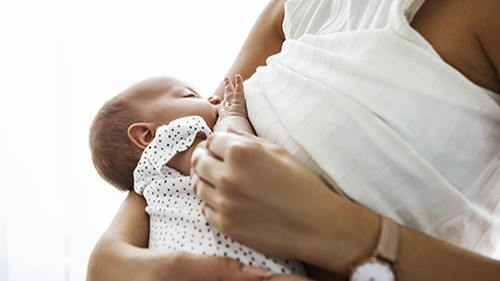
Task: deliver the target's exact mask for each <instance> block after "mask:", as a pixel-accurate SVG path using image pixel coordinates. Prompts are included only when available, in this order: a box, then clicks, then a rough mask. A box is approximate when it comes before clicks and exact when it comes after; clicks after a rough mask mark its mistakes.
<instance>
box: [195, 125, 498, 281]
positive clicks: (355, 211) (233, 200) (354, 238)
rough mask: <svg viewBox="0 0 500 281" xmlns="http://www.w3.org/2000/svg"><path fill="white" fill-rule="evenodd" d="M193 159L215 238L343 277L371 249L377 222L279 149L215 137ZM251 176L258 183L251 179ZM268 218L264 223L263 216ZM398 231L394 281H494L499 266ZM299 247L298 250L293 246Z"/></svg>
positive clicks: (230, 137)
mask: <svg viewBox="0 0 500 281" xmlns="http://www.w3.org/2000/svg"><path fill="white" fill-rule="evenodd" d="M207 148H208V150H209V152H210V153H208V152H207V151H206V150H205V149H203V148H199V149H197V151H195V153H194V158H193V169H194V171H195V172H196V174H197V177H198V178H199V179H201V180H198V181H197V183H196V188H195V189H196V190H197V195H198V196H199V197H201V198H202V199H203V200H204V202H205V204H206V207H205V208H204V214H205V216H206V218H207V220H208V221H209V222H210V223H211V224H212V225H214V226H215V227H216V228H217V229H218V230H220V231H221V232H222V233H224V234H227V235H228V236H230V237H231V238H233V239H235V240H236V241H239V242H241V243H243V244H246V245H249V246H250V247H252V248H255V249H256V250H259V251H262V252H264V253H266V254H269V255H275V256H285V257H291V258H296V259H299V260H303V261H305V262H308V263H310V264H314V265H317V266H320V267H322V268H324V269H328V270H331V271H334V272H336V273H338V274H341V275H344V276H346V275H347V273H348V267H349V265H351V264H352V263H353V262H354V261H357V260H359V259H360V258H363V257H367V256H369V255H370V253H371V252H372V251H373V249H374V248H375V246H376V241H377V238H378V234H379V223H380V222H379V216H378V215H377V214H375V213H373V212H372V211H370V210H368V209H366V208H363V207H361V206H359V205H357V204H355V203H353V202H351V201H348V200H346V199H344V198H342V197H340V196H338V195H336V194H335V193H333V192H332V191H331V190H329V189H328V188H327V187H326V186H325V185H324V183H323V182H322V181H321V180H320V179H319V178H318V177H317V176H315V175H314V174H313V173H311V172H310V171H309V170H308V169H306V168H305V167H304V166H303V165H302V164H300V163H298V162H297V161H296V160H295V159H293V157H292V156H291V155H290V154H288V153H287V152H286V151H284V150H283V149H282V148H280V147H278V146H275V145H273V144H270V143H268V142H266V141H264V140H262V139H259V138H257V137H255V136H250V135H243V134H241V133H239V134H238V135H237V134H230V133H217V134H215V135H214V136H212V137H210V138H209V139H208V141H207ZM257 175H258V176H257ZM269 214H272V215H269ZM400 228H401V242H400V256H399V261H398V264H397V266H396V271H397V274H398V278H399V279H398V280H403V281H404V280H497V279H498V276H499V275H500V262H498V261H494V260H492V259H488V258H485V257H482V256H479V255H477V254H474V253H472V252H469V251H466V250H462V249H459V248H457V247H455V246H452V245H450V244H447V243H445V242H442V241H439V240H436V239H434V238H432V237H430V236H427V235H424V234H422V233H419V232H417V231H415V230H412V229H409V228H406V227H400ZM298 241H300V242H298Z"/></svg>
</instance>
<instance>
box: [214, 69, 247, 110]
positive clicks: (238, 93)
mask: <svg viewBox="0 0 500 281" xmlns="http://www.w3.org/2000/svg"><path fill="white" fill-rule="evenodd" d="M234 80H235V85H233V82H231V79H229V77H226V78H225V79H224V83H225V88H224V99H223V100H222V104H221V106H219V110H218V111H219V118H224V117H226V116H240V117H243V118H245V119H246V118H247V106H246V100H245V93H244V92H243V77H241V75H239V74H237V75H236V76H235V78H234Z"/></svg>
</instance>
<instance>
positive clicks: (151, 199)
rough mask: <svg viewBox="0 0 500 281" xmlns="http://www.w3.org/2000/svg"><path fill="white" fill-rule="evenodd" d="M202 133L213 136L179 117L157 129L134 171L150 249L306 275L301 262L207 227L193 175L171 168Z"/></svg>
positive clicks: (194, 120) (198, 122)
mask: <svg viewBox="0 0 500 281" xmlns="http://www.w3.org/2000/svg"><path fill="white" fill-rule="evenodd" d="M199 133H202V134H205V135H207V136H208V135H211V134H212V131H211V130H210V128H209V127H208V125H207V124H206V123H205V121H204V120H203V119H202V118H201V117H199V116H189V117H185V118H180V119H177V120H174V121H172V122H170V123H169V124H168V125H164V126H161V127H159V128H158V129H157V131H156V135H155V138H154V140H153V141H152V142H151V143H150V144H149V145H148V147H146V149H145V150H144V152H143V154H142V155H141V159H140V161H139V164H138V165H137V168H136V169H135V171H134V190H135V191H136V192H137V193H138V194H140V195H143V196H144V198H145V199H146V202H147V207H146V212H147V213H148V214H149V248H150V249H155V250H162V251H180V250H182V251H187V252H191V253H196V254H203V255H217V256H229V257H232V258H234V259H237V260H239V261H241V262H242V263H244V264H247V265H255V266H262V267H267V268H269V269H270V270H272V271H274V272H283V273H296V274H304V271H303V268H302V264H301V263H299V262H297V261H292V260H284V259H275V258H271V257H267V256H264V255H263V254H260V253H258V252H255V251H253V250H251V249H249V248H247V247H245V246H243V245H240V244H238V243H236V242H234V241H233V240H231V239H230V238H228V237H227V236H225V235H222V234H220V233H219V232H217V230H215V228H213V227H212V226H211V225H209V224H208V223H207V221H206V220H205V217H204V216H203V215H202V214H201V203H202V202H201V200H200V199H199V198H198V197H196V195H195V194H194V193H193V190H192V187H191V177H190V176H184V175H182V174H181V173H179V172H178V171H177V170H175V169H173V168H170V167H168V166H167V163H168V162H169V161H170V159H172V157H174V156H175V155H176V154H177V153H179V152H182V151H185V150H186V149H188V148H189V147H191V145H192V144H193V142H194V140H195V138H196V136H197V135H198V134H199Z"/></svg>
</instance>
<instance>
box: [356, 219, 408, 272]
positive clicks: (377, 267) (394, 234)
mask: <svg viewBox="0 0 500 281" xmlns="http://www.w3.org/2000/svg"><path fill="white" fill-rule="evenodd" d="M398 254H399V227H398V225H397V224H396V223H395V222H394V221H393V220H392V219H390V218H388V217H385V216H381V222H380V234H379V237H378V242H377V247H376V248H375V250H374V251H373V253H372V255H371V256H369V257H366V258H362V259H360V260H358V261H356V262H355V263H353V264H352V265H351V266H350V268H349V269H350V277H349V280H350V281H396V280H397V278H396V272H395V271H394V265H395V264H396V261H397V259H398Z"/></svg>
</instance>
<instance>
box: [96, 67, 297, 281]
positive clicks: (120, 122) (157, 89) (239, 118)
mask: <svg viewBox="0 0 500 281" xmlns="http://www.w3.org/2000/svg"><path fill="white" fill-rule="evenodd" d="M229 124H231V125H232V126H235V127H237V128H238V129H240V130H242V131H246V132H249V133H253V130H252V127H251V125H250V123H249V121H248V119H247V112H246V105H245V97H244V93H243V79H242V77H241V76H240V75H236V77H235V84H234V85H233V83H232V82H231V80H230V79H229V78H226V79H225V95H224V99H223V100H221V99H220V98H219V97H218V96H211V97H209V98H207V99H204V98H201V97H200V95H199V94H198V93H197V92H196V91H195V90H193V88H191V87H190V86H189V85H187V84H186V83H184V82H182V81H179V80H177V79H174V78H170V77H160V78H151V79H148V80H146V81H143V82H141V83H139V84H137V85H134V86H132V87H131V88H129V89H127V90H125V91H124V92H122V93H121V94H119V95H117V96H116V97H114V98H113V99H111V100H110V101H108V102H106V103H105V104H104V106H103V107H102V108H101V109H100V111H99V112H98V114H97V115H96V117H95V119H94V122H93V123H92V126H91V128H90V148H91V152H92V160H93V162H94V166H95V167H96V169H97V171H98V173H99V175H100V176H101V177H102V178H104V179H105V180H106V181H107V182H109V183H110V184H112V185H114V186H115V187H117V188H118V189H120V190H125V191H129V190H132V187H133V190H134V191H135V192H137V193H138V194H140V195H143V196H144V198H145V199H146V202H147V207H146V212H147V213H148V214H149V217H150V224H149V225H150V233H149V248H151V249H157V250H166V251H188V252H191V253H196V254H211V255H217V256H228V257H232V258H234V259H236V260H239V261H241V262H242V263H244V264H247V265H253V266H263V267H267V268H269V269H270V270H272V271H274V272H283V273H295V274H304V272H303V267H302V264H301V263H299V262H297V261H291V260H283V259H275V258H270V257H267V256H264V255H263V254H260V253H257V252H255V251H253V250H251V249H249V248H247V247H245V246H243V245H240V244H238V243H236V242H234V241H232V240H231V239H230V238H228V237H226V236H224V235H223V234H220V233H219V232H217V231H216V230H215V229H214V228H212V227H211V226H210V225H209V224H208V223H207V222H206V220H205V218H204V217H203V215H202V214H201V212H200V205H201V204H202V202H201V201H200V200H199V199H198V198H197V197H196V196H195V195H194V194H193V192H192V190H191V178H190V176H189V171H190V168H191V154H192V152H193V150H194V147H195V146H196V145H197V144H198V143H199V142H200V141H201V140H203V139H204V138H206V137H207V136H209V135H211V134H212V131H213V130H215V131H224V130H226V129H227V127H228V126H229Z"/></svg>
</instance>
